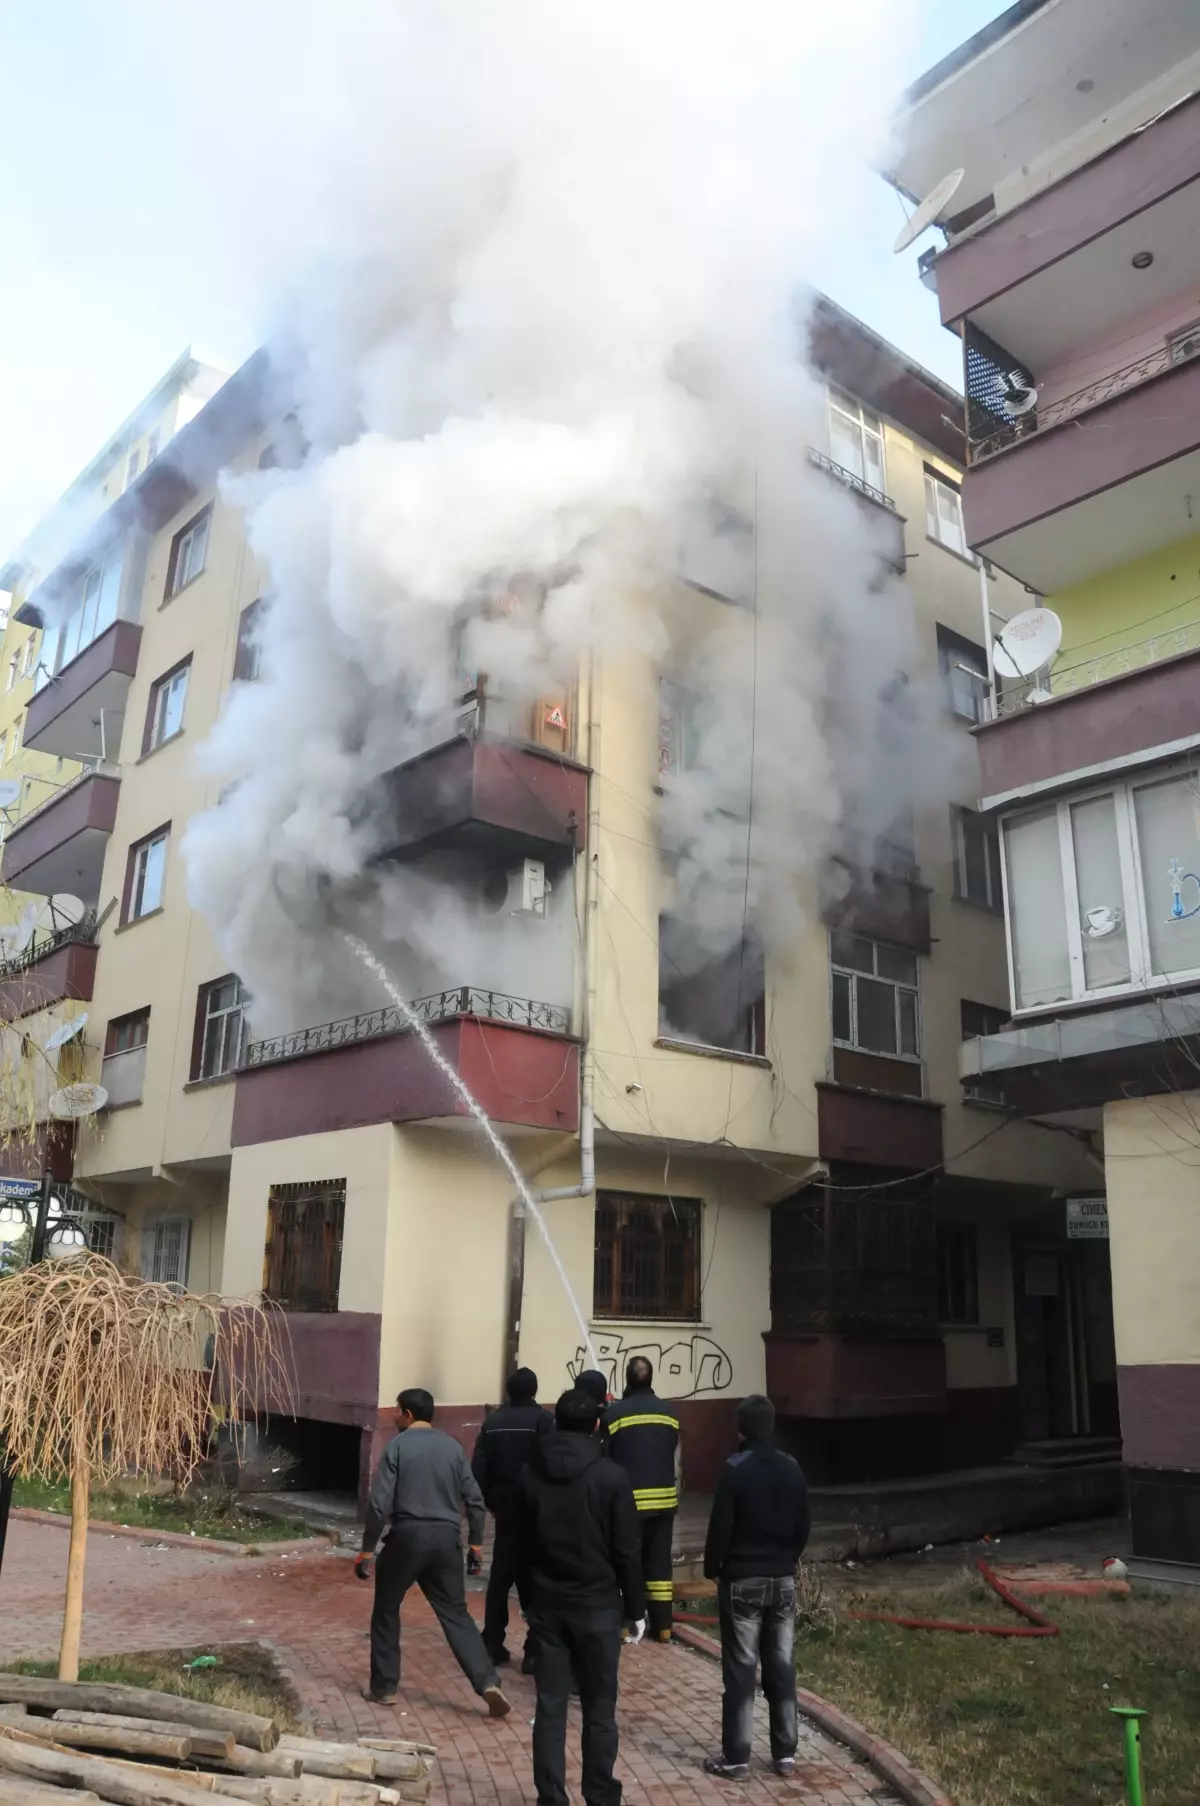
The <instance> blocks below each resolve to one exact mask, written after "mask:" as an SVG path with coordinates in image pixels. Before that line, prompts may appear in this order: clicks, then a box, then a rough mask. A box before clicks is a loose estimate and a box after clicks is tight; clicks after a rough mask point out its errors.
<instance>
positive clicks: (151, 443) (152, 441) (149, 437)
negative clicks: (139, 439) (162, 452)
mask: <svg viewBox="0 0 1200 1806" xmlns="http://www.w3.org/2000/svg"><path fill="white" fill-rule="evenodd" d="M157 456H158V428H157V427H155V429H154V431H153V432H152V433H147V434H146V462H147V464H153V462H154V460H155V458H157Z"/></svg>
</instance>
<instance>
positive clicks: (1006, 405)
mask: <svg viewBox="0 0 1200 1806" xmlns="http://www.w3.org/2000/svg"><path fill="white" fill-rule="evenodd" d="M1037 404H1038V392H1037V389H1036V387H1035V386H1034V384H1033V383H1022V382H1017V380H1016V379H1015V378H1014V377H1010V378H1009V379H1008V381H1007V382H1006V383H1005V385H1004V394H1003V396H1002V397H1001V400H1000V405H1001V407H1002V408H1003V409H1004V412H1005V413H1006V414H1010V415H1011V416H1012V418H1013V419H1014V420H1020V418H1021V416H1022V415H1023V414H1032V413H1033V410H1034V408H1036V407H1037Z"/></svg>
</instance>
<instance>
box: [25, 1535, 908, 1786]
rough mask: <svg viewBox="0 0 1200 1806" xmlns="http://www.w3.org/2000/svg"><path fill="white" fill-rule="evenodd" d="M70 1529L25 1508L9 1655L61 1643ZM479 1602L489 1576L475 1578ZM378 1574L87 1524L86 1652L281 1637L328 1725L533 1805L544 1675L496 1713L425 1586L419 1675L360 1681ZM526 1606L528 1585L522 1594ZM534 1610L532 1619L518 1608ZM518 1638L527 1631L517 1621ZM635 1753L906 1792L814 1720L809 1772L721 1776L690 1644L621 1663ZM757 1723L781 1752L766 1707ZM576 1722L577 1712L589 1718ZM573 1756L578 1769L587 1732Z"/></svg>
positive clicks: (661, 1760)
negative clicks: (396, 1740) (376, 1696)
mask: <svg viewBox="0 0 1200 1806" xmlns="http://www.w3.org/2000/svg"><path fill="white" fill-rule="evenodd" d="M66 1562H67V1537H66V1534H65V1532H64V1531H62V1530H59V1529H56V1528H55V1529H52V1528H50V1527H48V1526H43V1525H40V1524H32V1523H28V1522H21V1521H14V1523H13V1524H12V1525H11V1526H10V1529H9V1543H8V1550H7V1552H6V1558H5V1564H4V1573H3V1576H2V1577H0V1662H3V1661H12V1660H15V1659H17V1658H19V1657H22V1656H33V1657H42V1658H45V1657H49V1656H53V1654H54V1653H55V1648H56V1642H57V1635H58V1627H59V1621H60V1617H59V1615H60V1613H61V1610H62V1595H63V1585H64V1580H65V1575H66ZM471 1597H472V1609H473V1610H475V1611H476V1612H478V1611H479V1609H480V1607H481V1605H482V1596H481V1592H480V1591H479V1590H478V1589H473V1591H472V1596H471ZM370 1610H371V1590H370V1588H369V1587H366V1586H363V1585H362V1584H361V1583H360V1582H358V1581H356V1580H355V1578H354V1575H353V1571H352V1568H351V1564H350V1562H349V1560H348V1559H347V1557H346V1556H345V1555H338V1554H335V1553H332V1552H328V1551H325V1552H322V1553H319V1554H312V1555H300V1556H291V1557H287V1558H284V1559H281V1560H279V1561H274V1562H267V1561H263V1562H254V1563H248V1562H245V1561H239V1560H237V1559H236V1558H231V1557H229V1556H221V1555H208V1554H203V1553H198V1552H194V1551H192V1550H188V1549H179V1548H163V1549H156V1548H152V1547H146V1546H144V1545H142V1544H138V1543H132V1542H128V1541H126V1540H124V1539H122V1538H119V1537H114V1536H106V1535H105V1533H104V1531H103V1529H102V1528H101V1527H99V1526H97V1527H95V1528H94V1529H93V1530H92V1533H91V1534H90V1536H89V1538H88V1563H87V1581H86V1597H85V1607H84V1613H85V1615H84V1639H83V1654H84V1656H85V1658H86V1657H89V1656H98V1655H105V1654H119V1653H121V1652H128V1651H132V1650H138V1649H154V1648H168V1647H172V1646H175V1647H178V1646H183V1645H186V1646H189V1647H194V1646H196V1645H199V1644H214V1645H215V1644H219V1643H235V1642H252V1641H255V1640H258V1639H264V1638H265V1639H267V1640H269V1641H270V1643H271V1644H272V1645H273V1646H274V1647H275V1649H276V1650H277V1652H278V1654H279V1656H280V1659H281V1661H282V1662H283V1664H284V1666H285V1668H286V1670H287V1671H288V1674H289V1676H290V1677H291V1679H292V1681H293V1684H294V1685H295V1687H296V1689H297V1691H298V1692H299V1694H300V1696H301V1699H302V1700H303V1702H304V1704H305V1706H306V1707H307V1708H308V1709H309V1710H310V1711H311V1712H312V1714H313V1717H314V1720H315V1728H316V1730H317V1732H318V1734H321V1735H326V1736H335V1737H336V1736H345V1737H349V1736H353V1735H357V1734H360V1733H361V1734H365V1735H367V1736H371V1735H376V1736H399V1737H413V1738H416V1739H419V1740H422V1741H427V1742H429V1743H432V1744H435V1745H436V1746H437V1749H438V1752H439V1761H438V1772H437V1778H436V1781H435V1787H434V1793H433V1798H434V1800H435V1801H437V1802H439V1806H526V1803H527V1802H530V1801H532V1798H533V1786H532V1776H531V1765H530V1754H529V1743H530V1731H529V1720H530V1718H531V1717H532V1715H533V1705H534V1697H533V1683H532V1681H529V1680H525V1679H523V1678H522V1677H521V1676H520V1675H519V1674H516V1673H514V1672H513V1669H512V1668H509V1669H506V1670H505V1672H504V1677H503V1678H504V1685H505V1689H506V1691H508V1693H509V1696H510V1698H511V1699H512V1701H513V1712H512V1715H511V1717H509V1718H508V1719H506V1720H504V1721H503V1722H501V1723H493V1722H492V1721H491V1720H490V1719H489V1718H488V1717H487V1715H486V1713H485V1712H484V1711H483V1709H482V1708H481V1707H480V1705H479V1703H478V1702H477V1701H476V1700H475V1698H474V1697H473V1695H472V1694H471V1692H470V1689H469V1688H468V1687H467V1685H466V1682H465V1681H464V1680H463V1678H462V1676H461V1675H460V1674H459V1671H458V1669H457V1667H456V1666H455V1664H454V1661H453V1659H452V1658H451V1656H450V1653H449V1650H448V1649H447V1647H446V1645H445V1642H444V1641H443V1638H442V1635H441V1632H440V1631H439V1629H438V1627H437V1624H436V1621H435V1620H434V1618H433V1614H432V1613H431V1612H430V1611H429V1608H428V1607H427V1606H426V1604H425V1602H424V1600H423V1599H421V1598H419V1597H417V1596H412V1597H410V1599H409V1601H408V1603H407V1604H406V1605H405V1609H404V1681H403V1684H402V1691H401V1697H400V1700H399V1703H398V1706H397V1707H396V1708H394V1709H393V1708H385V1707H379V1706H372V1705H370V1704H368V1703H367V1701H365V1700H363V1699H362V1698H361V1697H360V1696H359V1692H358V1689H359V1687H360V1685H361V1684H362V1683H363V1682H364V1681H365V1679H366V1664H367V1622H368V1619H369V1617H370ZM514 1615H515V1601H514ZM518 1625H519V1620H518ZM517 1642H518V1647H519V1634H518V1639H517ZM621 1688H622V1694H621V1710H620V1720H621V1767H620V1773H621V1776H622V1779H623V1780H624V1782H625V1783H626V1787H627V1792H628V1798H629V1801H630V1806H639V1803H640V1802H645V1803H646V1806H691V1803H692V1802H698V1803H703V1806H715V1802H717V1801H719V1800H722V1799H726V1800H728V1799H731V1798H733V1797H734V1796H735V1795H736V1797H737V1798H738V1799H744V1800H746V1802H747V1806H767V1803H768V1802H774V1803H775V1806H781V1802H783V1801H786V1806H897V1802H896V1796H895V1795H894V1794H892V1793H890V1792H889V1791H888V1789H887V1788H886V1787H884V1786H883V1785H882V1784H881V1783H880V1782H879V1781H878V1779H877V1778H876V1777H875V1775H874V1774H873V1773H872V1771H871V1770H870V1769H869V1768H867V1767H865V1766H864V1765H863V1764H861V1763H859V1762H857V1761H856V1760H855V1758H854V1757H853V1756H852V1755H851V1754H850V1752H849V1751H848V1750H846V1749H843V1748H842V1747H841V1746H840V1745H839V1744H836V1743H834V1742H833V1741H832V1739H830V1738H827V1737H825V1736H824V1735H823V1734H822V1733H821V1732H819V1731H818V1730H817V1729H816V1728H815V1726H812V1725H810V1724H809V1723H808V1721H807V1720H804V1721H802V1738H801V1746H800V1751H799V1755H798V1761H797V1770H796V1776H795V1779H794V1780H792V1781H787V1782H784V1781H777V1780H776V1779H775V1778H774V1777H773V1776H772V1775H771V1774H770V1772H769V1770H767V1769H765V1768H763V1767H761V1766H760V1767H759V1768H758V1769H757V1770H756V1772H755V1774H754V1777H753V1778H752V1780H750V1781H749V1782H744V1783H741V1784H737V1783H726V1782H719V1781H715V1780H713V1779H711V1778H710V1777H709V1776H707V1775H705V1774H704V1773H703V1772H702V1770H701V1769H700V1766H699V1763H700V1760H701V1758H702V1757H703V1756H704V1754H705V1753H706V1752H708V1751H709V1750H710V1749H712V1748H713V1747H714V1743H715V1741H716V1736H715V1733H716V1729H717V1726H718V1725H719V1722H720V1695H721V1683H720V1674H719V1671H718V1669H717V1666H716V1664H715V1663H714V1662H712V1661H710V1660H708V1659H707V1658H705V1657H703V1656H699V1655H695V1654H693V1653H691V1652H690V1651H688V1650H685V1649H683V1648H682V1647H678V1646H673V1647H670V1648H662V1647H659V1646H653V1645H652V1646H646V1645H643V1646H641V1647H639V1648H637V1649H633V1650H629V1651H627V1652H626V1654H625V1655H624V1656H623V1658H622V1666H621ZM758 1713H759V1717H760V1719H761V1721H762V1722H761V1723H760V1725H759V1727H758V1735H757V1736H756V1751H757V1753H758V1755H759V1756H761V1757H765V1756H766V1754H767V1743H766V1722H765V1708H764V1707H763V1705H762V1703H761V1701H760V1703H759V1707H758ZM576 1722H577V1719H576ZM568 1748H569V1757H568V1760H569V1763H570V1764H571V1765H572V1766H573V1767H574V1771H575V1772H576V1773H577V1772H578V1767H577V1764H578V1746H577V1742H576V1736H575V1734H572V1735H571V1736H570V1737H569V1740H568Z"/></svg>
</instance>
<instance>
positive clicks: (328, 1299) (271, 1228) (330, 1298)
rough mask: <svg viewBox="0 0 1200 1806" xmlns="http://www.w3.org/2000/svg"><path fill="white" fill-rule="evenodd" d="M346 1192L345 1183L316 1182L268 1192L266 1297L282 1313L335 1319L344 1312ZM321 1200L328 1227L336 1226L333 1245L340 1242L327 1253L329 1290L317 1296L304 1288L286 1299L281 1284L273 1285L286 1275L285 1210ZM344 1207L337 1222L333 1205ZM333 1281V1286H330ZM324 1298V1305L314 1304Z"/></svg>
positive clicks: (333, 1180)
mask: <svg viewBox="0 0 1200 1806" xmlns="http://www.w3.org/2000/svg"><path fill="white" fill-rule="evenodd" d="M346 1192H347V1186H346V1181H345V1179H313V1180H303V1181H300V1182H295V1183H288V1184H278V1185H272V1186H270V1187H269V1189H268V1192H267V1223H266V1236H265V1239H264V1241H263V1284H262V1290H263V1297H264V1299H267V1300H269V1301H270V1302H271V1303H273V1304H275V1305H276V1306H277V1307H278V1308H279V1309H280V1310H282V1311H302V1312H309V1313H311V1314H313V1315H321V1316H333V1315H335V1314H336V1313H337V1311H338V1310H339V1309H340V1294H341V1285H342V1256H343V1252H344V1249H345V1234H346ZM318 1199H319V1200H321V1203H322V1206H323V1209H324V1212H325V1213H326V1214H325V1217H324V1222H323V1225H322V1226H324V1224H328V1223H330V1222H331V1221H332V1222H333V1224H334V1228H333V1235H332V1237H331V1238H330V1240H331V1243H332V1242H333V1241H336V1249H333V1248H332V1247H331V1248H330V1249H329V1250H327V1251H326V1273H325V1281H326V1283H325V1289H324V1290H323V1291H322V1292H321V1293H320V1294H317V1293H316V1292H315V1291H312V1290H305V1289H303V1288H301V1289H299V1290H297V1291H296V1293H295V1295H294V1296H288V1295H285V1291H284V1288H283V1286H282V1284H281V1283H279V1284H278V1286H277V1289H273V1282H281V1281H282V1280H283V1278H284V1277H286V1275H285V1273H284V1272H283V1271H281V1269H282V1266H283V1259H284V1256H283V1253H282V1251H281V1249H280V1247H279V1240H280V1235H281V1231H282V1229H283V1227H284V1225H283V1224H282V1223H281V1222H280V1217H281V1215H282V1207H283V1206H285V1205H289V1204H290V1205H299V1204H310V1203H314V1202H315V1201H317V1200H318ZM331 1203H332V1204H334V1205H335V1206H339V1205H340V1210H339V1212H338V1214H337V1216H336V1219H331V1218H330V1216H329V1214H328V1213H329V1207H330V1204H331ZM330 1281H332V1283H330ZM318 1296H319V1297H320V1298H321V1299H322V1300H323V1302H321V1303H316V1302H314V1300H315V1299H316V1298H317V1297H318Z"/></svg>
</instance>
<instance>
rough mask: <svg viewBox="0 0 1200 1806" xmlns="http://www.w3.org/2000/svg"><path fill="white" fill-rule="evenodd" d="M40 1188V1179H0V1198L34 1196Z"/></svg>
mask: <svg viewBox="0 0 1200 1806" xmlns="http://www.w3.org/2000/svg"><path fill="white" fill-rule="evenodd" d="M41 1189H42V1182H41V1180H40V1179H0V1198H36V1197H37V1195H38V1193H39V1192H40V1191H41Z"/></svg>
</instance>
